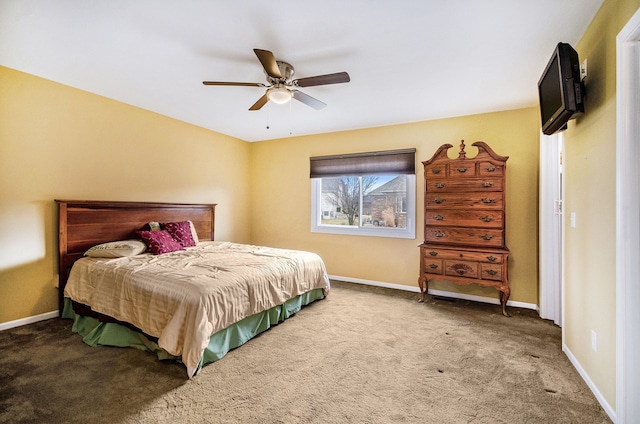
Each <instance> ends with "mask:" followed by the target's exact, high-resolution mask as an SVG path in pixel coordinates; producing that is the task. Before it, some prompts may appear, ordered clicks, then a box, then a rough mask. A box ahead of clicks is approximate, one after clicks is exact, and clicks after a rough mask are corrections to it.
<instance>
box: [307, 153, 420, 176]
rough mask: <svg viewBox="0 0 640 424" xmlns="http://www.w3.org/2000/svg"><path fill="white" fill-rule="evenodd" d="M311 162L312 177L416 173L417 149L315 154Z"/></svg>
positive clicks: (310, 159)
mask: <svg viewBox="0 0 640 424" xmlns="http://www.w3.org/2000/svg"><path fill="white" fill-rule="evenodd" d="M309 162H310V171H311V172H310V176H311V178H323V177H338V176H342V175H354V176H355V175H394V174H415V173H416V149H402V150H386V151H380V152H369V153H351V154H345V155H333V156H315V157H310V158H309Z"/></svg>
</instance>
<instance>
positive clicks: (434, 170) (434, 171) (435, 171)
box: [431, 168, 440, 174]
mask: <svg viewBox="0 0 640 424" xmlns="http://www.w3.org/2000/svg"><path fill="white" fill-rule="evenodd" d="M431 172H433V173H434V174H439V173H440V170H439V169H437V168H436V169H432V170H431Z"/></svg>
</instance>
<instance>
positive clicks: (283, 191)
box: [251, 108, 539, 304]
mask: <svg viewBox="0 0 640 424" xmlns="http://www.w3.org/2000/svg"><path fill="white" fill-rule="evenodd" d="M461 139H464V140H465V143H466V144H467V146H468V147H467V148H466V151H467V152H468V157H472V156H474V155H475V154H476V153H477V149H476V148H475V147H471V143H473V142H474V141H478V140H481V141H485V142H486V143H487V144H489V146H490V147H492V148H493V150H494V151H495V152H496V153H498V154H500V155H505V156H509V160H508V162H507V246H508V247H509V248H510V250H511V252H512V257H511V259H510V265H509V277H510V282H511V287H512V292H511V299H512V300H515V301H520V302H526V303H532V304H537V303H538V283H537V281H538V280H537V279H538V275H537V245H538V242H537V236H538V235H537V219H538V208H537V204H538V197H537V196H538V189H537V188H538V156H539V154H538V143H539V142H538V140H539V117H538V109H537V108H530V109H522V110H515V111H507V112H498V113H488V114H482V115H473V116H465V117H461V118H452V119H441V120H436V121H426V122H420V123H413V124H405V125H394V126H389V127H379V128H370V129H364V130H357V131H346V132H339V133H331V134H322V135H314V136H306V137H294V138H287V139H280V140H273V141H266V142H260V143H255V144H254V146H253V147H252V151H251V158H252V163H251V168H252V169H253V172H254V178H253V183H252V186H251V197H252V199H253V205H254V212H253V213H252V215H251V240H252V242H253V243H255V244H265V245H271V246H276V247H290V248H299V249H306V250H311V251H314V252H316V253H319V254H320V255H321V256H322V258H323V259H324V261H325V263H326V266H327V270H328V272H329V274H331V275H336V276H341V277H350V278H356V279H363V280H372V281H377V282H383V283H392V284H399V285H405V286H417V281H418V275H419V252H418V248H417V246H418V244H420V243H421V242H422V240H423V227H422V223H423V222H424V214H423V211H422V210H421V205H423V202H424V196H423V193H424V181H423V179H422V175H423V172H422V164H421V163H420V162H421V161H424V160H427V159H429V158H431V156H432V155H433V154H434V153H435V151H436V149H437V148H438V147H439V146H441V145H442V144H445V143H449V144H453V145H454V148H452V149H451V150H450V155H451V156H452V157H456V156H457V152H458V145H459V144H460V140H461ZM410 147H415V148H416V158H417V160H416V162H417V169H416V171H417V198H416V203H417V205H418V214H417V217H416V221H417V222H418V225H417V227H418V228H417V231H416V238H415V239H413V240H411V239H391V238H381V237H364V236H341V235H334V234H319V233H311V231H310V226H311V221H310V204H311V182H310V179H309V157H310V156H322V155H331V154H340V153H353V152H367V151H375V150H390V149H398V148H410ZM430 288H434V289H440V290H447V291H457V292H464V293H467V294H475V295H480V296H485V297H496V298H497V291H496V290H495V289H490V288H485V289H483V288H480V287H477V286H469V287H464V288H459V287H458V286H454V285H453V284H450V283H437V284H432V285H431V286H430Z"/></svg>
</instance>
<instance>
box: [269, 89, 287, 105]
mask: <svg viewBox="0 0 640 424" xmlns="http://www.w3.org/2000/svg"><path fill="white" fill-rule="evenodd" d="M267 97H268V98H269V100H271V101H272V102H274V103H277V104H279V105H283V104H285V103H287V102H288V101H289V100H291V97H293V96H292V94H291V91H289V90H288V89H287V88H285V87H273V88H270V89H268V90H267Z"/></svg>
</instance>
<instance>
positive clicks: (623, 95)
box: [616, 9, 640, 424]
mask: <svg viewBox="0 0 640 424" xmlns="http://www.w3.org/2000/svg"><path fill="white" fill-rule="evenodd" d="M616 53H617V55H616V57H617V63H616V423H618V424H624V423H627V422H632V420H635V419H636V418H637V417H639V416H640V402H638V399H640V361H638V360H637V359H636V358H638V357H640V336H638V334H637V329H638V328H640V308H638V304H640V284H638V280H639V277H640V264H639V261H638V257H639V256H640V193H638V187H640V118H639V115H640V99H639V97H640V96H639V95H638V94H639V93H640V9H638V11H636V13H635V14H634V15H633V17H632V18H631V19H630V20H629V22H627V24H626V25H625V26H624V28H623V29H622V31H620V33H619V34H618V36H617V37H616Z"/></svg>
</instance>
